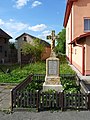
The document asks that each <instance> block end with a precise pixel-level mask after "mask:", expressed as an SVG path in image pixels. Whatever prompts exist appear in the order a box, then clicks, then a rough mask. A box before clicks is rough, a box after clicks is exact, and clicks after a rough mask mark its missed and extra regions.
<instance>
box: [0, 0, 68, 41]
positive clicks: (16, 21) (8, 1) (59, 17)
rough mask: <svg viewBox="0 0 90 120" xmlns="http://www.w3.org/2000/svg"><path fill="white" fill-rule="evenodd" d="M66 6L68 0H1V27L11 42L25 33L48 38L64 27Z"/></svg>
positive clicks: (44, 38)
mask: <svg viewBox="0 0 90 120" xmlns="http://www.w3.org/2000/svg"><path fill="white" fill-rule="evenodd" d="M65 7H66V0H0V28H1V29H3V30H4V31H5V32H7V33H8V34H9V35H10V36H11V37H12V38H13V39H12V40H10V41H11V42H15V38H17V37H18V36H20V35H21V34H23V33H28V34H30V35H33V36H35V37H38V38H41V39H43V40H46V36H47V35H50V34H51V31H52V30H55V33H56V34H58V33H59V32H60V31H61V30H62V29H63V21H64V14H65ZM47 42H48V40H47Z"/></svg>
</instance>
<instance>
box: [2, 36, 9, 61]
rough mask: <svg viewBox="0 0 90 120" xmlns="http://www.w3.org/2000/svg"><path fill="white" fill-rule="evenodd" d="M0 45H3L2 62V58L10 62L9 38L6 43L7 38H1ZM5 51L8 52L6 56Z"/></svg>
mask: <svg viewBox="0 0 90 120" xmlns="http://www.w3.org/2000/svg"><path fill="white" fill-rule="evenodd" d="M0 46H2V52H0V63H1V62H2V59H4V62H9V40H8V39H7V42H6V43H5V39H4V38H0ZM5 51H6V52H7V57H5Z"/></svg>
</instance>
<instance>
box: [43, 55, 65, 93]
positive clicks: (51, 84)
mask: <svg viewBox="0 0 90 120" xmlns="http://www.w3.org/2000/svg"><path fill="white" fill-rule="evenodd" d="M49 89H52V90H55V91H59V92H60V91H63V87H62V85H61V82H60V76H59V59H58V58H56V57H55V56H51V57H50V58H48V59H47V60H46V77H45V82H44V84H43V91H48V90H49Z"/></svg>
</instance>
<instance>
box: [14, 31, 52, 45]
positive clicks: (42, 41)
mask: <svg viewBox="0 0 90 120" xmlns="http://www.w3.org/2000/svg"><path fill="white" fill-rule="evenodd" d="M23 35H28V36H30V37H31V38H32V39H39V40H40V43H41V44H44V45H45V46H47V47H50V44H49V43H48V42H46V41H45V40H42V39H40V38H37V37H35V36H32V35H30V34H28V33H23V34H21V35H20V36H18V37H17V38H16V39H15V40H18V39H19V38H20V37H22V36H23Z"/></svg>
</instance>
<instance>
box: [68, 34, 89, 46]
mask: <svg viewBox="0 0 90 120" xmlns="http://www.w3.org/2000/svg"><path fill="white" fill-rule="evenodd" d="M88 36H90V32H87V33H84V34H82V35H80V36H79V37H76V38H75V39H74V40H73V41H71V42H70V43H69V44H73V43H74V42H75V41H79V40H81V39H82V38H85V37H88Z"/></svg>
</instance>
